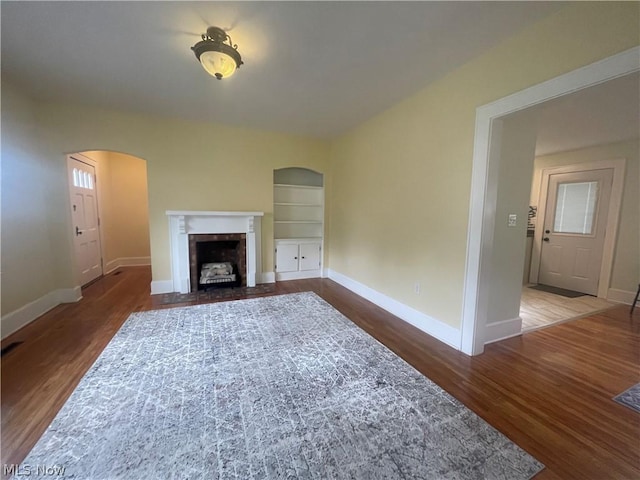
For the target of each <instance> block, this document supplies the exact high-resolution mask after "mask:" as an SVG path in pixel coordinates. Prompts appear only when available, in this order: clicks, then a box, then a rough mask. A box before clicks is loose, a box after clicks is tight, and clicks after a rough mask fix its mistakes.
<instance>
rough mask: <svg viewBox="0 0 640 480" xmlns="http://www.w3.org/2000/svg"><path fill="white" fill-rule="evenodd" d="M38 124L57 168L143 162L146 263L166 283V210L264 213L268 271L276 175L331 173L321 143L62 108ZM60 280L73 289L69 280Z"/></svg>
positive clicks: (45, 109) (44, 112)
mask: <svg viewBox="0 0 640 480" xmlns="http://www.w3.org/2000/svg"><path fill="white" fill-rule="evenodd" d="M38 121H39V123H40V125H41V126H42V130H43V131H44V132H46V135H45V139H44V140H45V141H46V144H47V148H48V150H47V159H48V161H50V162H52V164H53V165H55V167H54V168H57V169H63V168H64V153H67V152H77V151H85V150H112V151H117V152H126V153H127V154H129V155H133V156H136V157H139V158H141V159H144V160H146V165H147V176H148V186H149V191H148V197H149V225H150V240H151V262H152V270H153V279H154V280H158V281H160V280H169V279H170V278H171V267H170V263H169V234H168V220H167V216H166V215H165V211H166V210H246V211H264V212H265V217H264V219H263V235H262V263H263V265H262V268H263V270H264V271H273V170H274V169H275V168H282V167H287V166H301V167H308V168H312V169H314V170H316V171H319V172H322V173H326V172H327V170H328V168H327V162H328V159H327V157H328V154H327V152H328V147H327V145H326V144H325V143H323V142H322V141H319V140H314V139H308V138H302V137H296V136H292V135H286V134H280V133H273V132H265V131H257V130H250V129H243V128H234V127H229V126H223V125H216V124H207V123H201V122H200V123H199V122H186V121H180V120H171V119H164V118H159V117H151V116H145V115H136V114H128V113H121V112H113V111H107V110H99V109H96V108H92V107H83V106H74V105H67V104H65V105H60V104H42V105H40V106H39V108H38ZM112 169H113V167H112ZM50 208H51V209H58V208H63V205H51V207H50ZM60 245H63V243H60ZM68 255H69V254H68V252H61V254H60V257H59V259H58V262H60V263H65V262H69V257H68ZM64 281H65V282H66V283H67V284H68V285H73V279H72V278H68V277H67V278H65V279H64Z"/></svg>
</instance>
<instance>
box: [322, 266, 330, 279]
mask: <svg viewBox="0 0 640 480" xmlns="http://www.w3.org/2000/svg"><path fill="white" fill-rule="evenodd" d="M329 270H330V269H328V268H323V269H322V278H329Z"/></svg>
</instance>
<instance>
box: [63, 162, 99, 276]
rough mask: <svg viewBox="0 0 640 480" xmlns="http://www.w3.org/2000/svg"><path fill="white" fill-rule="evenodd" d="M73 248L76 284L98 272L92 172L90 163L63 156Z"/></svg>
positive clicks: (92, 168) (97, 236)
mask: <svg viewBox="0 0 640 480" xmlns="http://www.w3.org/2000/svg"><path fill="white" fill-rule="evenodd" d="M67 169H68V174H69V199H70V206H71V219H72V222H73V223H72V229H73V231H72V235H73V247H74V253H75V258H76V268H77V274H78V280H79V282H80V285H86V284H87V283H89V282H91V281H92V280H95V279H96V278H98V277H100V276H101V275H102V248H101V245H100V228H99V221H98V199H97V193H96V171H95V167H94V166H93V165H90V164H89V163H85V162H83V161H80V160H78V159H77V158H74V157H72V156H69V157H67Z"/></svg>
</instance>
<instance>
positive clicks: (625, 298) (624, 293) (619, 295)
mask: <svg viewBox="0 0 640 480" xmlns="http://www.w3.org/2000/svg"><path fill="white" fill-rule="evenodd" d="M634 298H636V292H630V291H628V290H619V289H617V288H610V289H609V290H608V292H607V300H609V301H610V302H615V303H624V304H626V305H631V304H632V303H633V299H634Z"/></svg>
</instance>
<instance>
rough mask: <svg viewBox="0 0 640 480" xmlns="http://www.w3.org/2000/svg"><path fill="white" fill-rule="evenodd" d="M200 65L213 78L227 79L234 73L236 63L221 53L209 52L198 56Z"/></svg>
mask: <svg viewBox="0 0 640 480" xmlns="http://www.w3.org/2000/svg"><path fill="white" fill-rule="evenodd" d="M200 63H202V66H203V67H204V69H205V70H206V71H207V72H208V73H209V75H212V76H214V77H218V78H227V77H230V76H231V75H233V74H234V73H235V71H236V62H235V60H234V59H233V58H231V57H230V56H229V55H227V54H225V53H221V52H215V51H209V52H203V53H202V54H201V55H200Z"/></svg>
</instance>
